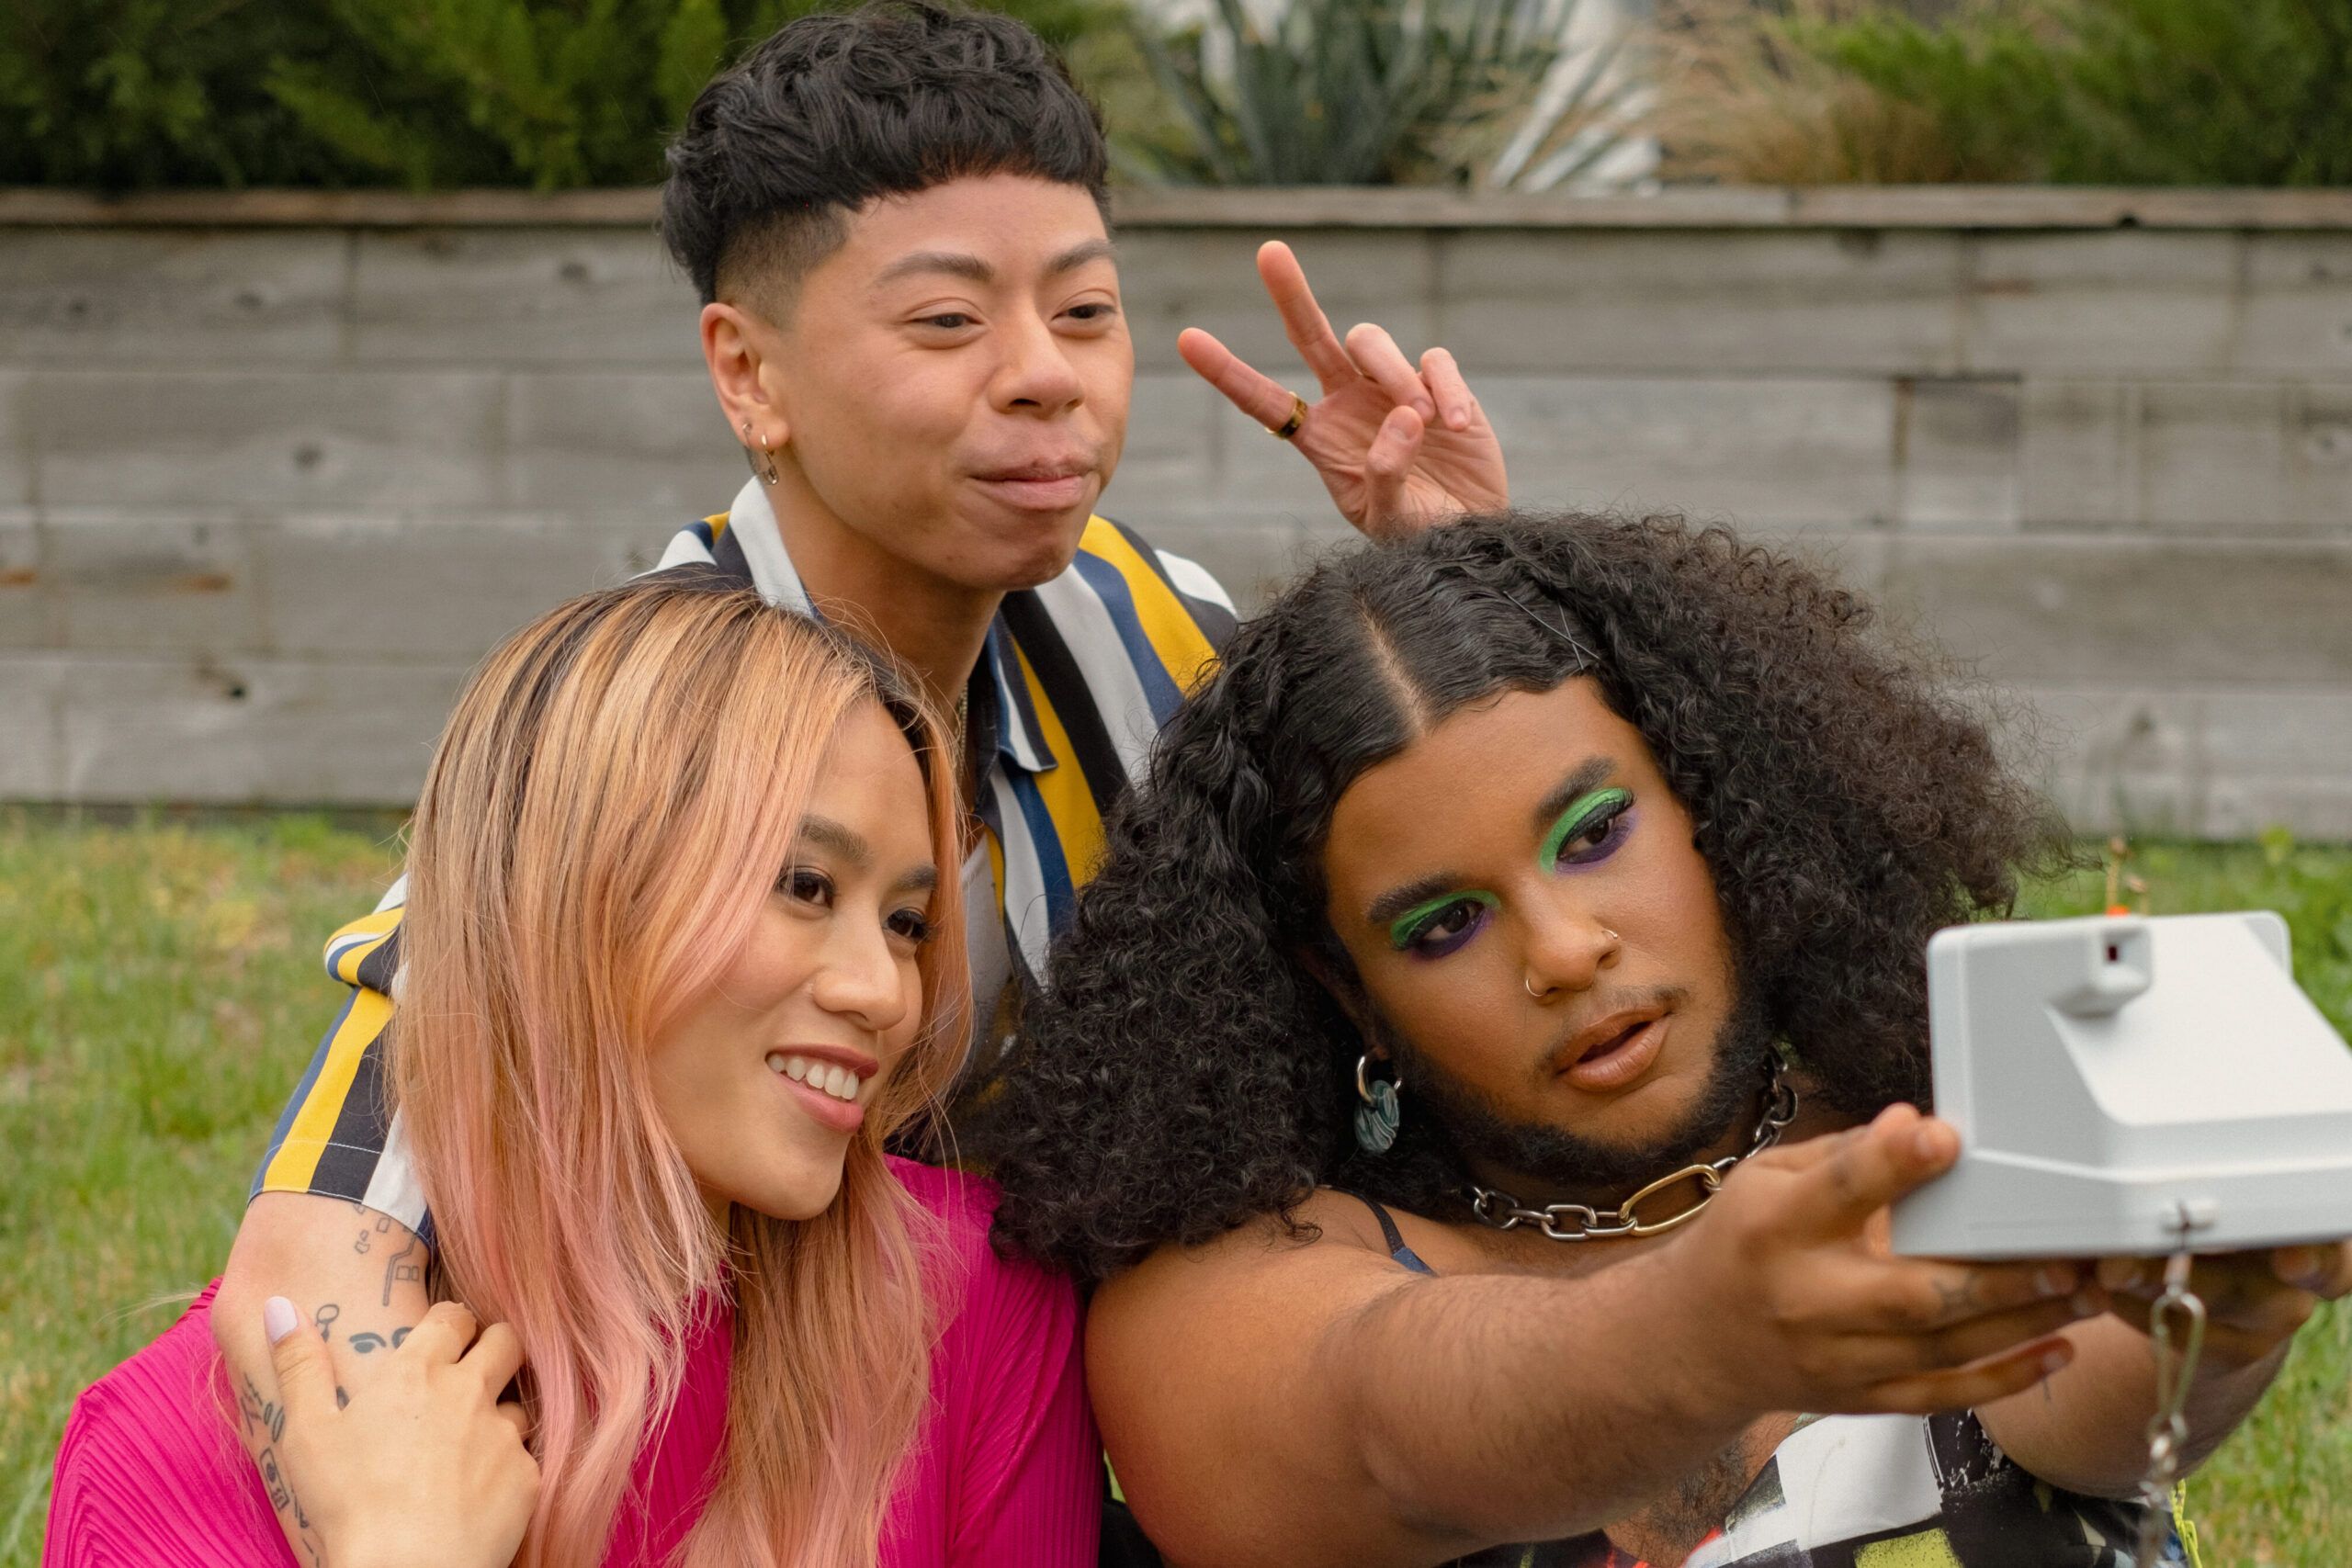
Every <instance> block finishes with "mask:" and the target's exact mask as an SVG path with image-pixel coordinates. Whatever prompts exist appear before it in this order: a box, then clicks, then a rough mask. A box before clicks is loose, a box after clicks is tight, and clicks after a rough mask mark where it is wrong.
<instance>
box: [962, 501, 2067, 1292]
mask: <svg viewBox="0 0 2352 1568" xmlns="http://www.w3.org/2000/svg"><path fill="white" fill-rule="evenodd" d="M1576 676H1590V677H1591V678H1593V679H1594V680H1595V681H1596V682H1598V683H1599V687H1600V693H1601V694H1602V695H1603V696H1604V698H1605V699H1606V700H1607V702H1608V703H1609V705H1610V706H1611V708H1612V709H1613V710H1614V711H1615V712H1616V713H1617V714H1618V715H1619V716H1622V717H1623V718H1624V719H1625V720H1626V721H1627V722H1628V723H1630V724H1632V725H1633V726H1634V728H1637V729H1639V730H1640V731H1641V733H1642V735H1643V736H1644V738H1645V739H1646V740H1647V742H1648V744H1649V746H1650V749H1651V750H1652V751H1653V752H1654V753H1655V754H1656V756H1657V761H1658V763H1659V767H1660V770H1661V772H1662V773H1663V775H1664V776H1665V778H1666V780H1667V782H1668V784H1669V785H1670V786H1671V787H1672V788H1673V790H1674V791H1675V794H1676V795H1677V796H1678V797H1679V799H1680V800H1681V802H1682V804H1683V805H1684V806H1685V807H1687V808H1688V809H1689V811H1690V813H1691V818H1692V820H1693V822H1694V824H1695V825H1696V828H1697V842H1698V848H1699V851H1700V852H1701V854H1702V856H1703V857H1704V858H1705V860H1706V862H1707V863H1708V866H1709V868H1710V869H1711V871H1712V873H1713V877H1714V880H1715V884H1716V888H1717V892H1718V896H1719V897H1720V900H1721V904H1722V908H1723V910H1724V918H1725V920H1726V923H1727V926H1728V929H1729V934H1730V939H1731V942H1732V944H1733V948H1734V951H1735V953H1736V957H1737V960H1738V963H1739V964H1740V968H1741V973H1742V976H1743V978H1744V980H1745V982H1746V984H1747V986H1748V987H1750V992H1751V997H1752V1000H1753V1002H1754V1004H1755V1005H1757V1006H1759V1007H1760V1008H1761V1009H1762V1010H1763V1011H1764V1014H1765V1020H1766V1022H1767V1024H1768V1026H1769V1027H1770V1030H1771V1031H1772V1032H1773V1034H1774V1036H1775V1037H1776V1038H1778V1039H1781V1040H1782V1041H1785V1042H1787V1043H1789V1044H1790V1046H1791V1048H1792V1050H1793V1051H1794V1053H1795V1054H1796V1056H1797V1059H1798V1061H1799V1063H1800V1064H1801V1066H1803V1067H1804V1070H1805V1071H1806V1073H1807V1075H1808V1077H1811V1078H1812V1079H1814V1080H1815V1081H1816V1082H1817V1083H1818V1084H1819V1085H1820V1086H1821V1090H1822V1092H1823V1093H1824V1094H1825V1095H1826V1098H1828V1099H1829V1100H1831V1101H1832V1102H1833V1103H1834V1104H1836V1105H1837V1106H1838V1108H1840V1109H1841V1110H1843V1111H1848V1112H1849V1113H1851V1114H1852V1115H1855V1116H1857V1117H1862V1116H1868V1115H1870V1114H1871V1113H1874V1112H1875V1111H1878V1110H1879V1109H1880V1108H1881V1107H1883V1106H1884V1105H1886V1104H1888V1103H1891V1102H1892V1101H1894V1100H1899V1099H1900V1100H1914V1101H1924V1100H1926V1098H1927V1094H1928V1071H1927V1062H1928V1056H1927V1009H1926V984H1927V982H1926V973H1925V966H1924V960H1923V957H1922V954H1923V953H1924V950H1925V947H1926V943H1927V940H1928V935H1929V934H1930V933H1931V932H1933V931H1936V930H1938V929H1939V928H1940V927H1943V926H1947V925H1951V924H1955V923H1958V922H1961V921H1964V920H1967V919H1972V918H1973V917H1975V916H1977V915H1979V914H1980V913H1982V912H1985V911H1988V910H1989V911H2006V910H2007V908H2008V907H2009V905H2010V903H2011V900H2012V899H2013V897H2014V896H2015V894H2016V892H2017V887H2018V875H2019V874H2020V872H2021V871H2024V870H2029V869H2040V868H2042V867H2044V866H2050V865H2054V864H2056V863H2060V862H2062V861H2063V860H2064V857H2065V853H2066V852H2065V850H2064V842H2065V840H2064V837H2063V835H2062V833H2061V831H2060V829H2059V827H2058V824H2057V823H2056V821H2055V819H2054V818H2052V816H2050V815H2049V814H2048V812H2047V811H2046V810H2045V809H2044V807H2042V806H2041V803H2040V802H2039V800H2038V799H2037V797H2036V796H2035V795H2034V794H2033V793H2032V792H2030V790H2028V789H2027V788H2025V787H2023V786H2022V785H2021V784H2019V783H2018V781H2017V779H2016V778H2014V777H2013V776H2012V775H2011V773H2009V772H2008V771H2007V769H2006V768H2005V767H2004V765H2003V763H2002V762H2001V761H2000V760H1999V758H1997V757H1996V754H1995V750H1994V747H1993V744H1992V741H1991V739H1990V738H1989V737H1988V735H1987V733H1986V728H1985V724H1984V723H1983V721H1982V720H1981V719H1980V718H1979V717H1978V716H1976V715H1975V714H1974V713H1973V712H1972V711H1971V709H1970V708H1969V707H1968V706H1967V705H1964V704H1963V703H1962V701H1960V700H1959V699H1958V698H1957V697H1956V696H1954V695H1952V694H1951V690H1950V689H1949V688H1948V687H1947V685H1946V683H1945V682H1944V681H1943V680H1942V679H1941V676H1940V674H1939V671H1937V670H1936V669H1935V668H1934V667H1933V665H1932V664H1931V662H1930V661H1929V660H1926V659H1924V658H1922V657H1919V656H1917V655H1915V654H1912V653H1909V652H1906V651H1905V650H1903V649H1898V648H1895V647H1893V646H1890V644H1889V643H1888V642H1887V640H1886V639H1884V638H1883V637H1879V636H1877V635H1875V634H1874V632H1873V628H1872V616H1871V610H1870V608H1869V606H1868V605H1866V604H1863V603H1862V602H1861V601H1860V600H1859V599H1857V598H1856V597H1855V596H1854V595H1853V594H1852V593H1850V592H1847V591H1846V590H1844V589H1842V588H1840V587H1838V585H1837V584H1836V583H1835V582H1833V581H1829V580H1828V579H1827V578H1826V577H1824V576H1823V575H1822V574H1821V573H1820V572H1819V571H1818V570H1815V569H1814V568H1812V567H1810V566H1807V565H1804V564H1802V563H1801V562H1799V561H1797V560H1794V559H1792V558H1789V557H1787V556H1785V555H1782V554H1779V553H1776V552H1774V551H1772V550H1770V549H1767V548H1763V547H1756V546H1751V545H1747V544H1743V543H1742V542H1741V541H1740V540H1739V539H1738V538H1737V537H1736V536H1734V535H1733V534H1731V533H1730V532H1728V531H1726V530H1724V529H1722V528H1707V529H1703V530H1694V529H1692V528H1691V527H1689V526H1687V525H1684V524H1682V523H1681V522H1680V521H1679V520H1676V519H1671V518H1657V517H1652V518H1645V519H1642V520H1639V521H1632V520H1625V519H1618V518H1603V517H1589V516H1537V515H1530V514H1524V513H1521V514H1510V515H1504V516H1498V517H1492V518H1483V519H1473V520H1470V521H1466V522H1464V523H1461V524H1458V525H1453V526H1450V527H1444V528H1439V529H1434V530H1431V531H1430V532H1428V533H1426V534H1423V535H1421V536H1419V537H1418V538H1415V539H1412V540H1409V541H1408V542H1405V543H1401V544H1394V545H1385V546H1370V547H1357V548H1354V549H1351V550H1349V551H1347V552H1345V553H1342V554H1340V555H1338V556H1336V557H1334V558H1330V559H1329V560H1327V561H1326V562H1324V563H1323V564H1322V565H1320V566H1319V567H1318V568H1317V569H1316V570H1314V571H1312V572H1311V573H1310V574H1309V575H1308V576H1306V579H1305V580H1304V581H1300V582H1299V583H1298V584H1296V585H1295V587H1293V588H1292V589H1291V590H1290V591H1289V592H1286V593H1284V594H1283V596H1282V597H1281V598H1280V599H1279V600H1277V601H1276V602H1275V603H1274V604H1272V606H1271V607H1270V608H1269V609H1268V610H1267V611H1266V613H1265V614H1264V615H1261V616H1259V617H1258V618H1256V619H1255V620H1253V621H1251V622H1250V623H1249V624H1248V625H1247V626H1244V627H1242V628H1241V630H1240V631H1239V632H1238V634H1237V635H1236V636H1235V637H1234V639H1233V642H1232V644H1231V645H1230V647H1228V648H1227V650H1226V652H1225V656H1224V659H1223V660H1222V662H1221V664H1220V665H1219V667H1218V668H1217V670H1216V674H1215V675H1214V677H1213V678H1212V679H1211V680H1210V681H1209V682H1207V683H1206V684H1205V685H1204V687H1203V688H1202V689H1201V690H1200V691H1199V692H1197V693H1196V694H1194V696H1193V699H1192V701H1191V702H1190V703H1189V704H1188V705H1186V706H1185V708H1184V709H1183V711H1182V713H1180V714H1179V715H1178V716H1177V717H1176V718H1175V720H1174V722H1173V723H1171V724H1170V726H1169V727H1168V728H1167V729H1166V730H1165V731H1164V732H1163V734H1162V735H1161V737H1160V739H1159V747H1158V750H1156V751H1155V752H1154V754H1153V758H1152V765H1151V769H1150V772H1149V775H1148V779H1147V781H1146V782H1145V783H1144V784H1142V785H1141V786H1140V787H1139V788H1138V789H1137V790H1136V792H1135V793H1134V794H1132V795H1130V796H1129V798H1128V799H1127V800H1126V801H1125V804H1124V805H1123V806H1122V807H1120V808H1119V809H1118V811H1117V812H1116V813H1115V814H1114V818H1113V820H1112V822H1111V825H1110V839H1109V846H1108V850H1107V853H1106V856H1105V859H1104V861H1103V866H1102V868H1101V870H1100V871H1099V872H1098V873H1097V874H1096V875H1095V877H1094V880H1093V881H1092V883H1091V885H1090V886H1089V887H1088V888H1087V890H1086V891H1085V893H1084V894H1083V895H1082V897H1080V900H1079V903H1078V909H1077V914H1076V917H1075V919H1074V922H1073V925H1072V928H1071V929H1070V930H1069V931H1068V932H1067V933H1066V934H1065V936H1064V938H1063V940H1062V941H1061V942H1060V943H1059V944H1058V945H1057V947H1056V949H1055V950H1054V954H1053V957H1052V959H1051V961H1050V964H1049V969H1048V974H1047V984H1046V994H1045V997H1044V998H1043V999H1041V1000H1039V1001H1037V1002H1036V1003H1035V1004H1034V1005H1033V1006H1032V1007H1031V1008H1030V1009H1029V1010H1028V1011H1027V1014H1026V1016H1025V1018H1024V1019H1023V1028H1022V1032H1021V1038H1020V1043H1019V1045H1018V1046H1017V1048H1016V1054H1015V1056H1014V1059H1013V1061H1012V1065H1011V1066H1010V1068H1009V1070H1008V1072H1007V1074H1006V1076H1005V1078H1004V1080H1003V1082H1002V1083H1001V1087H1000V1089H999V1091H998V1093H997V1094H996V1095H995V1096H992V1097H991V1098H992V1099H993V1100H994V1103H993V1104H992V1105H990V1106H989V1113H988V1114H987V1116H986V1117H985V1119H984V1122H983V1124H982V1126H981V1127H980V1128H979V1129H978V1134H979V1138H978V1148H979V1149H981V1150H983V1151H984V1152H985V1154H986V1156H987V1158H988V1161H989V1166H990V1167H991V1168H992V1172H993V1174H994V1175H995V1176H996V1177H997V1179H999V1180H1000V1181H1001V1183H1002V1186H1003V1198H1002V1201H1001V1207H1000V1208H999V1210H998V1212H997V1220H996V1227H997V1235H998V1239H999V1243H1000V1245H1001V1246H1003V1247H1008V1248H1011V1249H1014V1250H1018V1251H1022V1252H1025V1253H1027V1254H1029V1255H1031V1256H1033V1257H1036V1258H1043V1259H1045V1260H1046V1261H1048V1262H1051V1263H1053V1264H1056V1265H1058V1266H1059V1267H1061V1268H1063V1269H1068V1270H1069V1271H1071V1272H1073V1273H1075V1274H1077V1275H1078V1276H1079V1277H1080V1278H1081V1279H1086V1280H1100V1279H1102V1278H1104V1277H1106V1276H1108V1275H1110V1274H1112V1273H1114V1272H1116V1271H1117V1270H1119V1269H1124V1268H1126V1267H1128V1266H1130V1265H1132V1264H1134V1263H1136V1262H1138V1261H1140V1260H1141V1259H1142V1258H1143V1257H1144V1256H1145V1255H1146V1254H1147V1253H1148V1252H1149V1251H1151V1250H1152V1249H1153V1248H1154V1247H1159V1246H1160V1245H1162V1244H1163V1243H1167V1242H1178V1243H1187V1244H1189V1243H1196V1242H1201V1241H1204V1240H1207V1239H1209V1238H1211V1237H1213V1236H1216V1235H1218V1234H1220V1233H1221V1232H1223V1231H1226V1230H1227V1229H1229V1228H1231V1227H1233V1226H1235V1225H1238V1224H1241V1223H1242V1222H1243V1221H1245V1220H1247V1219H1249V1218H1250V1217H1252V1216H1254V1215H1261V1214H1268V1213H1273V1214H1280V1215H1282V1216H1283V1217H1284V1218H1285V1219H1286V1220H1287V1219H1288V1217H1289V1216H1290V1215H1291V1214H1292V1213H1294V1211H1295V1207H1296V1205H1297V1204H1299V1203H1300V1202H1301V1201H1304V1200H1305V1199H1306V1197H1307V1195H1308V1194H1309V1193H1310V1192H1311V1191H1312V1190H1314V1189H1315V1188H1317V1187H1318V1186H1339V1187H1345V1188H1347V1189H1350V1190H1354V1191H1359V1192H1363V1193H1367V1194H1370V1195H1372V1196H1374V1197H1377V1198H1381V1199H1384V1200H1385V1201H1391V1202H1394V1203H1397V1204H1398V1205H1400V1206H1403V1207H1405V1208H1408V1209H1410V1210H1413V1211H1415V1212H1418V1213H1425V1214H1432V1215H1442V1214H1448V1213H1452V1212H1453V1207H1454V1206H1457V1205H1458V1204H1459V1202H1460V1200H1459V1199H1458V1198H1457V1197H1456V1196H1455V1194H1456V1193H1457V1192H1458V1191H1459V1190H1460V1188H1461V1185H1462V1181H1463V1175H1462V1171H1461V1168H1460V1166H1459V1162H1458V1161H1457V1160H1456V1159H1455V1157H1454V1156H1453V1153H1452V1151H1451V1149H1450V1147H1449V1146H1448V1145H1447V1144H1446V1142H1445V1140H1444V1135H1443V1133H1442V1130H1440V1129H1435V1128H1432V1127H1430V1125H1429V1122H1430V1118H1427V1117H1422V1118H1408V1120H1407V1124H1406V1134H1405V1135H1404V1136H1403V1137H1401V1138H1400V1139H1399V1140H1398V1142H1397V1146H1396V1147H1395V1148H1393V1149H1391V1150H1390V1151H1389V1152H1388V1153H1386V1154H1385V1155H1380V1156H1366V1155H1364V1154H1363V1153H1362V1152H1361V1151H1360V1150H1359V1149H1358V1148H1357V1146H1356V1145H1355V1143H1354V1141H1353V1138H1352V1136H1351V1123H1350V1120H1349V1113H1350V1110H1351V1106H1352V1105H1353V1103H1354V1100H1355V1095H1354V1088H1353V1084H1354V1079H1353V1072H1354V1065H1355V1061H1356V1058H1357V1055H1359V1053H1360V1052H1361V1051H1362V1050H1363V1041H1362V1037H1361V1036H1360V1034H1359V1033H1358V1032H1357V1031H1356V1030H1355V1029H1354V1028H1353V1027H1352V1026H1351V1024H1350V1023H1349V1022H1348V1021H1347V1019H1346V1018H1345V1017H1344V1016H1343V1015H1342V1014H1341V1012H1340V1009H1339V1007H1338V1006H1337V1004H1336V1003H1335V1002H1334V1001H1333V999H1332V998H1331V996H1330V994H1329V992H1328V991H1326V989H1325V988H1324V987H1322V986H1321V985H1320V984H1318V983H1317V981H1316V979H1315V978H1314V977H1313V976H1312V975H1311V974H1310V973H1309V971H1308V969H1307V968H1306V966H1305V965H1304V964H1302V962H1301V959H1302V957H1303V956H1311V957H1312V958H1313V959H1315V960H1316V961H1317V962H1318V963H1319V964H1321V965H1322V966H1323V967H1324V968H1325V972H1326V973H1329V974H1332V975H1335V976H1339V979H1340V983H1342V984H1346V983H1351V981H1352V971H1351V969H1350V968H1349V967H1348V965H1347V961H1346V959H1345V956H1344V954H1343V953H1342V952H1341V950H1340V947H1339V943H1338V941H1337V939H1336V938H1335V937H1334V936H1333V935H1332V934H1331V932H1330V931H1329V927H1328V924H1327V922H1326V920H1325V919H1324V915H1323V908H1324V888H1323V886H1322V877H1321V865H1322V852H1323V847H1324V840H1325V837H1326V835H1327V834H1328V832H1329V828H1330V822H1331V816H1332V811H1333V808H1334V807H1336V806H1337V804H1338V802H1339V799H1340V795H1341V793H1342V792H1343V791H1345V790H1346V789H1347V787H1348V786H1349V784H1351V782H1352V781H1353V780H1355V779H1356V778H1357V777H1358V776H1359V775H1360V774H1362V773H1363V772H1364V771H1365V770H1366V769H1368V768H1370V767H1372V766H1373V765H1374V764H1375V763H1377V762H1379V761H1382V760H1383V759H1385V758H1387V757H1390V756H1393V755H1395V754H1396V753H1397V752H1398V751H1399V750H1403V749H1404V748H1405V747H1407V746H1408V745H1410V744H1411V743H1412V741H1413V740H1414V739H1415V738H1416V736H1417V735H1419V733H1421V732H1422V731H1423V730H1424V729H1425V728H1427V727H1428V726H1429V725H1431V724H1434V723H1436V722H1437V721H1438V720H1440V719H1442V718H1443V717H1444V716H1446V715H1448V714H1450V713H1453V711H1455V710H1456V709H1458V708H1461V707H1462V706H1464V705H1466V704H1470V703H1474V702H1476V701H1478V700H1480V699H1482V698H1486V697H1488V696H1491V695H1493V694H1497V693H1498V692H1503V691H1527V692H1542V691H1549V690H1551V689H1553V688H1555V687H1556V686H1558V685H1559V684H1560V683H1561V682H1563V681H1566V680H1568V679H1570V678H1572V677H1576Z"/></svg>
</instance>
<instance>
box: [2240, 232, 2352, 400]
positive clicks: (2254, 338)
mask: <svg viewBox="0 0 2352 1568" xmlns="http://www.w3.org/2000/svg"><path fill="white" fill-rule="evenodd" d="M2244 243H2245V304H2244V310H2245V319H2244V323H2243V325H2242V326H2241V328H2240V331H2239V333H2238V352H2237V357H2236V361H2235V363H2236V366H2237V367H2238V369H2240V370H2241V371H2245V372H2247V373H2249V374H2255V375H2277V376H2296V377H2325V378H2331V379H2335V380H2342V379H2345V378H2352V234H2280V233H2261V232H2256V233H2249V234H2247V235H2246V236H2245V241H2244Z"/></svg>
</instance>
